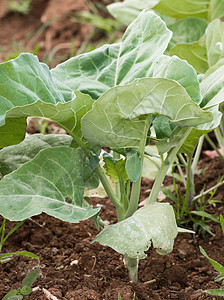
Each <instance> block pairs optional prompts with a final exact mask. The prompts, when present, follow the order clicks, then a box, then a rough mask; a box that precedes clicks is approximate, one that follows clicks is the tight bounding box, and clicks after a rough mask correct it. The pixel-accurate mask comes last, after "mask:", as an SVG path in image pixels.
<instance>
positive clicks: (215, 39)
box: [170, 20, 224, 74]
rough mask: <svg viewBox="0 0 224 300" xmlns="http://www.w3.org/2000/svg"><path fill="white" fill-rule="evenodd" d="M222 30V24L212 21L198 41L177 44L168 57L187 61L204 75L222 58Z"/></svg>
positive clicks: (223, 49)
mask: <svg viewBox="0 0 224 300" xmlns="http://www.w3.org/2000/svg"><path fill="white" fill-rule="evenodd" d="M223 30H224V24H223V22H221V21H220V20H214V21H213V22H211V23H210V24H209V25H208V27H207V29H206V31H205V34H204V35H203V36H202V37H201V38H200V39H199V40H198V41H196V42H194V43H189V44H187V43H180V44H177V45H175V46H174V47H173V48H172V49H171V50H170V55H177V56H178V57H180V58H181V59H185V60H187V61H188V62H189V63H190V64H191V65H192V66H193V67H194V68H195V69H196V71H197V72H198V73H203V74H204V73H205V72H206V71H207V70H208V69H209V68H211V67H212V66H214V65H215V64H216V63H217V62H218V61H220V60H221V59H222V58H223V57H224V36H223Z"/></svg>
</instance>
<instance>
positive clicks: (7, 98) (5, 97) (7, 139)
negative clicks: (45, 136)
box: [0, 54, 93, 147]
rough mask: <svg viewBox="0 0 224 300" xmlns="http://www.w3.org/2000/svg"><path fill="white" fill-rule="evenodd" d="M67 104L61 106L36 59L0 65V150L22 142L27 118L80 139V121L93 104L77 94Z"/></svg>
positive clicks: (47, 74) (62, 102)
mask: <svg viewBox="0 0 224 300" xmlns="http://www.w3.org/2000/svg"><path fill="white" fill-rule="evenodd" d="M67 100H71V101H69V102H65V100H64V98H63V96H62V94H61V92H60V91H59V90H58V89H57V88H56V86H55V85H54V83H53V81H52V78H51V74H50V72H49V69H48V67H47V66H46V65H44V64H42V63H39V61H38V59H37V57H35V56H33V55H31V54H21V55H20V56H19V57H17V58H16V59H14V60H11V61H8V62H6V63H2V64H0V101H1V105H0V126H1V127H0V147H5V146H9V145H12V144H16V143H19V142H21V141H22V140H23V138H24V135H25V130H26V118H27V117H28V116H38V117H44V118H48V119H51V120H53V121H55V122H57V123H58V124H59V125H60V126H62V127H63V128H65V129H66V130H67V131H70V132H73V133H75V135H77V136H81V131H80V120H81V118H82V116H83V115H84V114H85V113H86V112H87V111H88V110H89V109H91V107H92V103H93V100H92V99H91V98H90V97H89V96H88V95H84V94H82V93H80V92H78V91H77V92H76V94H74V95H73V99H72V97H71V98H70V99H67Z"/></svg>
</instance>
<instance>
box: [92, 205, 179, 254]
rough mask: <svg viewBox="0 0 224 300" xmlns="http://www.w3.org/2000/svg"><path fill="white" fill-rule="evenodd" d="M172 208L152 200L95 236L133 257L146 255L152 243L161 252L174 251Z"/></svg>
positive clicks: (174, 230) (107, 244)
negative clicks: (128, 216)
mask: <svg viewBox="0 0 224 300" xmlns="http://www.w3.org/2000/svg"><path fill="white" fill-rule="evenodd" d="M177 232H178V229H177V225H176V221H175V216H174V212H173V208H172V206H171V205H170V204H168V203H153V204H150V205H147V206H145V207H142V208H140V209H138V210H137V211H136V212H135V213H134V214H133V215H132V216H131V217H130V218H128V219H126V220H124V221H121V222H119V223H117V224H115V225H111V226H109V227H107V228H105V229H104V230H103V231H102V232H101V233H100V234H98V235H97V236H96V238H95V239H94V241H95V242H99V243H100V244H101V245H106V246H109V247H111V248H113V249H114V250H115V251H117V252H119V253H121V254H123V255H127V256H128V257H132V258H139V259H141V258H145V257H146V254H145V251H147V250H148V249H149V247H150V246H151V243H152V244H153V247H154V248H156V249H157V252H158V253H160V254H167V253H169V252H171V251H172V249H173V243H174V239H175V237H176V236H177Z"/></svg>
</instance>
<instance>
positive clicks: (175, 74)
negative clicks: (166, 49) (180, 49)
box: [150, 55, 201, 103]
mask: <svg viewBox="0 0 224 300" xmlns="http://www.w3.org/2000/svg"><path fill="white" fill-rule="evenodd" d="M152 69H153V72H152V77H154V78H167V79H172V80H175V81H177V82H178V83H179V84H180V85H182V86H183V87H184V88H185V89H186V91H187V92H188V94H189V96H190V97H191V98H192V100H194V101H195V102H196V103H199V102H200V100H201V95H200V87H199V82H198V78H197V73H196V72H195V70H194V69H193V68H192V66H191V65H189V64H188V63H187V62H186V61H183V60H181V59H180V58H178V57H176V56H173V57H170V56H165V55H162V56H161V57H160V58H159V60H157V61H155V63H154V64H153V66H152ZM150 77H151V76H150Z"/></svg>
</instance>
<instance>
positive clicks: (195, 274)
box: [0, 157, 224, 300]
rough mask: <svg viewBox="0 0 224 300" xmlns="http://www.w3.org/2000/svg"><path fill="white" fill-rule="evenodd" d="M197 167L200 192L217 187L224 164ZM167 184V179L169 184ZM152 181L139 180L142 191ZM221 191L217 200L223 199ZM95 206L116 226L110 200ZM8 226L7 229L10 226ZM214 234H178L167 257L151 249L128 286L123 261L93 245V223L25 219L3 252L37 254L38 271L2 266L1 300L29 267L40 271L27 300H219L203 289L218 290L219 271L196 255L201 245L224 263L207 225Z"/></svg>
mask: <svg viewBox="0 0 224 300" xmlns="http://www.w3.org/2000/svg"><path fill="white" fill-rule="evenodd" d="M199 168H200V169H205V168H206V171H205V173H204V174H203V175H197V176H196V187H197V189H198V192H199V191H200V189H201V188H202V186H203V184H206V186H207V187H209V186H210V185H211V184H215V183H216V182H217V180H218V178H219V176H221V175H222V174H223V173H224V163H223V161H221V160H220V159H218V158H216V159H210V158H206V157H205V158H204V159H203V160H201V161H200V162H199ZM169 180H170V179H167V182H169ZM151 185H152V182H151V181H150V180H147V179H143V182H142V193H141V195H142V199H144V197H145V195H146V194H145V193H144V191H145V190H147V189H148V188H150V187H151ZM223 195H224V187H221V188H220V189H219V190H218V191H217V193H216V197H215V199H222V198H223ZM92 202H93V204H94V205H96V204H97V203H98V204H101V205H102V210H101V217H102V219H103V220H109V221H110V222H111V223H113V222H115V221H116V216H115V210H114V208H113V206H112V205H111V204H110V201H109V200H108V199H97V198H94V199H92ZM208 209H209V212H210V213H215V214H216V215H219V214H220V213H222V214H224V207H223V205H219V206H216V207H215V208H213V207H212V206H209V207H208ZM8 226H9V227H11V224H10V223H8ZM209 226H210V229H211V230H212V231H213V232H214V233H215V236H214V237H212V236H210V235H209V234H206V235H205V238H204V239H203V238H202V237H201V235H199V234H196V235H192V234H179V236H178V237H177V238H176V241H175V246H174V250H173V252H172V253H171V254H168V255H167V256H160V255H159V254H157V253H156V252H155V251H154V250H153V249H150V250H149V251H148V257H147V258H146V259H144V260H141V261H140V266H139V281H138V283H137V284H134V283H130V282H129V279H128V273H127V270H126V269H125V267H124V264H123V261H122V256H121V255H119V254H118V253H116V252H114V251H113V250H112V249H110V248H108V247H102V246H101V245H99V244H98V243H94V244H91V241H92V240H93V238H94V236H95V235H96V234H97V230H96V229H95V226H94V224H93V222H92V221H91V220H87V221H85V222H81V223H80V224H68V223H63V222H62V221H60V220H57V219H54V218H53V217H49V216H47V215H45V214H42V215H41V216H37V217H34V218H32V221H31V220H27V221H26V222H25V223H24V225H23V226H22V227H21V228H19V229H18V230H17V231H16V233H15V234H14V235H13V236H12V237H11V238H10V239H9V240H8V242H6V244H5V246H4V252H11V251H18V250H22V249H23V250H27V251H31V252H33V253H35V254H37V255H38V256H39V258H40V261H41V264H40V266H38V265H37V263H36V262H35V261H34V260H32V259H27V258H23V257H15V258H14V259H13V260H11V261H10V262H8V263H6V264H3V265H0V268H1V272H0V276H1V281H0V297H2V296H3V295H4V294H5V293H6V292H8V291H9V290H10V289H12V288H18V287H19V286H20V284H21V281H22V279H23V278H24V276H25V275H26V274H27V273H28V272H29V271H31V270H32V269H33V268H35V267H36V268H40V269H41V276H40V277H39V278H38V280H37V281H36V282H35V284H34V286H35V287H39V290H38V291H36V292H33V293H32V294H31V295H30V296H29V297H28V299H47V298H46V296H44V292H43V288H44V289H47V290H48V291H50V292H51V294H52V295H54V296H56V297H57V298H58V299H69V300H71V299H74V300H76V299H77V300H81V299H83V300H84V299H99V300H100V299H102V300H103V299H108V300H109V299H110V300H115V299H116V300H117V299H118V293H120V294H121V296H122V299H125V300H129V299H130V300H132V299H133V295H134V293H135V294H136V299H142V300H145V299H162V300H163V299H187V300H188V299H190V300H191V299H192V300H193V299H218V297H215V296H208V295H206V293H205V290H206V289H209V288H218V287H219V285H218V284H217V283H215V282H214V278H215V277H216V276H217V272H216V271H215V270H214V269H213V268H212V266H211V265H210V264H209V262H208V261H207V260H206V259H205V258H204V257H203V255H202V254H201V253H200V251H199V245H201V246H202V247H203V248H204V249H205V250H206V252H207V253H208V255H210V256H211V257H213V258H214V259H216V260H218V261H219V262H220V263H221V264H224V256H223V251H222V249H223V246H224V238H223V234H222V231H221V228H220V226H219V224H216V223H213V222H212V223H210V225H209Z"/></svg>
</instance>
